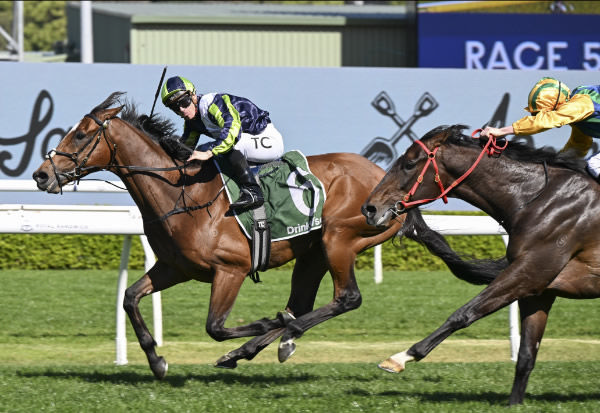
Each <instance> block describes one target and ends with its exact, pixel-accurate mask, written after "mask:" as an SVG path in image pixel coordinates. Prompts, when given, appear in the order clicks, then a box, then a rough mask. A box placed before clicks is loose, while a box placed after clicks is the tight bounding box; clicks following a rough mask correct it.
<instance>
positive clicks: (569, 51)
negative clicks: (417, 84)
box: [418, 13, 600, 70]
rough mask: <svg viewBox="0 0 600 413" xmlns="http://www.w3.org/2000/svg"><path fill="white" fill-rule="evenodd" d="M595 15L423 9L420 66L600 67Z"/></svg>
mask: <svg viewBox="0 0 600 413" xmlns="http://www.w3.org/2000/svg"><path fill="white" fill-rule="evenodd" d="M598 19H600V16H595V15H564V14H561V15H554V14H493V13H489V14H484V13H469V14H466V13H421V14H419V18H418V27H419V28H418V32H419V67H453V68H465V69H508V70H510V69H521V70H568V69H571V70H573V69H578V70H600V35H599V32H598V29H597V27H598Z"/></svg>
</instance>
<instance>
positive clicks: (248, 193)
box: [229, 149, 265, 210]
mask: <svg viewBox="0 0 600 413" xmlns="http://www.w3.org/2000/svg"><path fill="white" fill-rule="evenodd" d="M231 152H237V153H236V154H233V153H232V154H231V155H230V156H229V160H230V162H231V166H232V171H233V175H234V177H233V178H234V179H235V181H236V182H237V183H238V185H239V186H240V197H239V199H238V200H237V201H235V202H234V203H233V204H231V205H230V208H231V209H236V210H237V209H254V208H258V207H259V206H261V205H262V204H263V203H264V202H265V198H264V196H263V192H262V189H261V188H260V185H259V184H258V183H257V182H256V180H255V178H254V174H253V173H252V170H251V169H250V167H249V166H248V161H247V160H246V157H245V156H244V155H242V153H241V152H240V151H238V150H235V149H234V150H232V151H231Z"/></svg>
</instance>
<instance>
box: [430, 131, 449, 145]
mask: <svg viewBox="0 0 600 413" xmlns="http://www.w3.org/2000/svg"><path fill="white" fill-rule="evenodd" d="M450 135H451V133H450V131H449V130H447V129H446V130H443V131H442V132H440V133H438V134H436V135H434V136H433V137H432V138H431V141H430V142H431V143H432V146H431V149H433V148H437V147H438V146H442V145H443V144H444V142H446V139H448V137H449V136H450Z"/></svg>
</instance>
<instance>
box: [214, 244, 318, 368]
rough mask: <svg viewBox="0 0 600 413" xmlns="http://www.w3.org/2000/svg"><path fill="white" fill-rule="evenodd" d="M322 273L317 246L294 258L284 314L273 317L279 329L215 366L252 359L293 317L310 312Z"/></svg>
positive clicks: (231, 366) (276, 336)
mask: <svg viewBox="0 0 600 413" xmlns="http://www.w3.org/2000/svg"><path fill="white" fill-rule="evenodd" d="M326 272H327V263H326V260H325V256H324V254H323V251H322V249H321V246H320V245H315V246H313V247H312V248H311V249H310V250H309V251H308V252H307V253H306V254H304V255H303V256H302V257H298V258H297V259H296V264H295V265H294V271H293V273H292V289H291V292H290V298H289V300H288V304H287V307H286V311H285V312H281V313H279V314H278V315H277V320H279V322H280V328H276V329H273V330H271V331H269V332H268V333H266V334H263V335H262V336H258V337H255V338H253V339H252V340H250V341H248V342H247V343H245V344H244V345H243V346H241V347H240V348H238V349H236V350H233V351H230V352H229V353H227V354H226V355H224V356H223V357H221V358H220V359H219V360H217V363H216V366H217V367H225V368H235V367H236V366H237V360H241V359H246V360H252V359H253V358H254V357H256V355H257V354H258V353H260V352H261V351H262V350H263V349H264V348H265V347H267V346H268V345H269V344H271V343H272V342H273V341H275V340H277V338H278V337H280V336H281V335H282V334H283V333H284V332H285V326H286V325H287V324H288V323H289V322H291V321H293V320H294V319H295V317H299V316H301V315H303V314H306V313H308V312H310V311H312V309H313V306H314V303H315V298H316V296H317V291H318V289H319V285H320V284H321V280H322V279H323V276H324V275H325V273H326ZM281 327H283V328H281ZM292 352H293V351H292ZM290 355H291V353H290ZM288 357H289V356H288Z"/></svg>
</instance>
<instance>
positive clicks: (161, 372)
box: [150, 357, 169, 380]
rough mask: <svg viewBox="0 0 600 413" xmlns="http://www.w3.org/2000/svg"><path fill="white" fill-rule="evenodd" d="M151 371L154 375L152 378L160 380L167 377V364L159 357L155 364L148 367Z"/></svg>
mask: <svg viewBox="0 0 600 413" xmlns="http://www.w3.org/2000/svg"><path fill="white" fill-rule="evenodd" d="M150 368H151V369H152V373H154V377H156V378H157V379H159V380H162V379H164V378H165V376H166V375H167V370H169V363H167V362H166V360H165V359H164V358H163V357H159V358H158V360H157V361H156V363H154V364H152V365H151V366H150Z"/></svg>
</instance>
